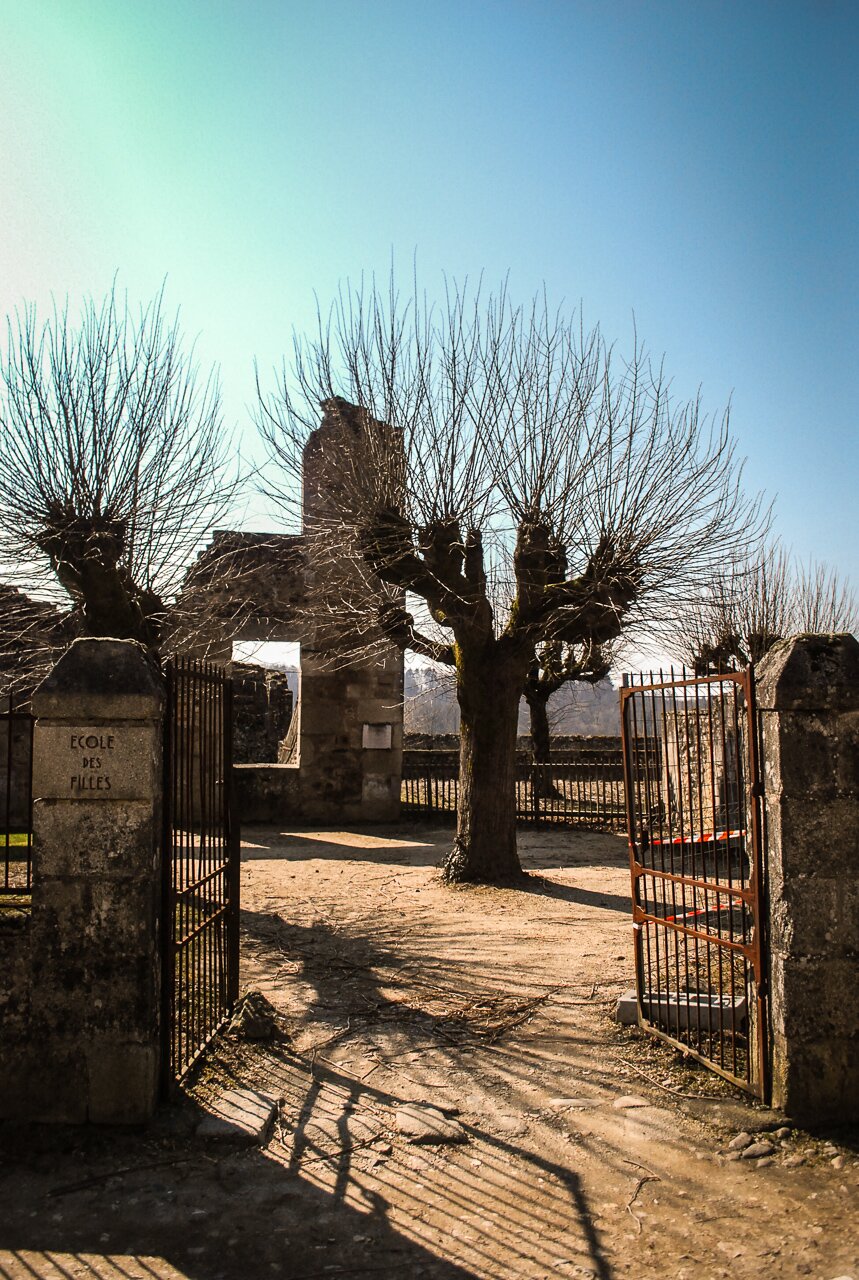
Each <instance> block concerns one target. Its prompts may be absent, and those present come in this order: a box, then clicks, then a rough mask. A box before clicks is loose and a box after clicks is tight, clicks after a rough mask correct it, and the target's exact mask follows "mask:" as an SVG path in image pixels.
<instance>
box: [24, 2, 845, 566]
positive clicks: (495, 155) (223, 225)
mask: <svg viewBox="0 0 859 1280" xmlns="http://www.w3.org/2000/svg"><path fill="white" fill-rule="evenodd" d="M0 31H2V41H0V166H2V180H0V312H2V313H3V314H5V313H7V312H8V311H10V310H11V309H13V308H14V307H15V306H16V305H19V304H20V303H21V302H23V301H35V302H36V303H38V304H39V306H40V307H44V306H46V305H49V303H50V298H51V295H52V294H53V295H55V296H57V297H58V298H63V297H65V296H66V295H67V294H68V295H69V296H70V298H71V299H72V300H73V301H74V300H76V299H78V298H79V297H80V295H81V294H82V293H87V292H91V293H94V294H96V295H100V294H102V293H103V292H104V291H105V289H106V288H108V287H109V285H110V282H111V280H112V278H113V276H114V274H115V273H118V279H119V282H120V284H121V285H122V286H123V287H125V288H127V289H128V291H129V294H130V296H131V298H132V299H145V298H148V297H150V296H151V295H152V294H153V293H154V292H155V291H156V290H157V288H158V287H159V285H160V283H161V281H162V279H163V278H164V277H165V276H166V277H167V297H168V302H169V303H170V304H171V305H174V306H177V305H178V306H181V309H182V317H183V324H184V328H185V331H186V332H187V333H188V334H189V335H190V336H192V337H193V336H196V337H197V339H198V352H199V355H200V357H201V359H202V360H203V361H204V362H211V361H217V362H218V363H219V364H220V366H221V371H222V381H223V387H224V398H225V406H226V410H227V416H228V419H229V420H230V421H231V422H233V423H235V424H236V425H237V427H238V428H239V429H240V430H241V431H243V432H246V433H247V436H248V440H250V436H251V433H252V428H251V427H250V424H249V419H248V416H247V411H246V406H247V405H248V404H249V403H250V402H251V400H252V398H253V360H254V357H257V358H258V360H259V362H260V366H261V368H262V370H263V371H266V370H267V369H269V368H270V367H271V366H272V365H274V364H276V363H279V361H280V357H281V355H282V354H283V353H284V352H286V351H288V349H289V346H290V342H291V332H292V329H293V327H295V328H297V329H299V330H301V329H305V328H307V327H308V326H310V325H311V324H312V321H313V316H314V309H315V302H314V291H316V293H318V295H319V298H320V301H321V302H322V303H323V304H325V303H327V300H328V299H329V298H330V297H331V295H332V293H333V291H334V290H335V289H336V286H337V283H338V281H341V280H345V279H346V278H347V277H352V278H353V279H354V278H357V277H358V276H359V275H360V274H361V272H362V271H363V272H365V273H371V272H374V271H375V272H376V273H380V274H382V275H384V274H386V272H387V270H388V266H389V263H390V261H391V257H392V255H393V257H394V260H395V262H396V263H397V264H399V266H400V267H401V269H402V272H403V275H404V277H408V276H409V275H410V272H411V263H412V257H413V255H414V254H416V255H417V261H418V269H419V273H420V277H421V280H422V282H423V283H424V285H425V286H426V287H427V288H428V290H429V291H430V292H432V291H434V290H436V289H438V290H440V289H441V273H442V272H443V271H446V272H447V273H448V274H449V275H452V276H455V277H457V278H462V277H463V276H465V275H466V274H468V275H470V276H472V277H473V276H475V275H477V274H478V273H479V272H481V271H483V272H484V274H485V277H486V279H487V281H488V282H489V283H494V282H496V281H498V280H500V279H501V278H503V277H504V276H505V275H506V274H507V273H508V272H509V277H510V288H511V293H512V294H513V295H514V296H515V297H516V298H519V299H521V300H523V301H525V300H527V299H528V298H530V296H531V295H532V294H533V293H534V292H535V290H537V289H539V288H540V287H541V286H542V285H543V282H545V283H546V285H547V287H548V289H549V293H550V296H551V297H552V298H553V299H555V300H559V299H566V300H567V302H568V303H569V305H570V306H571V307H572V306H578V305H579V303H580V302H581V304H582V306H583V309H584V313H585V317H586V319H587V320H588V321H590V322H597V321H598V322H599V323H600V324H601V326H602V328H603V331H604V333H605V334H606V336H607V337H609V338H610V339H612V340H616V341H617V343H618V346H619V347H620V349H621V350H623V349H628V348H629V345H630V340H631V332H632V316H633V313H634V315H635V319H636V323H637V326H638V330H639V333H640V334H641V335H642V336H643V337H644V338H645V340H646V341H647V344H648V346H649V347H650V349H651V350H652V351H653V352H654V353H656V354H658V355H661V354H663V353H664V354H665V358H666V368H667V369H668V370H669V372H670V373H671V374H672V375H673V378H674V386H675V389H676V391H677V393H678V395H680V396H683V397H686V396H691V395H693V394H694V393H695V392H696V391H697V389H698V387H699V385H700V386H701V387H702V389H703V397H704V402H705V405H706V406H708V407H709V408H711V409H712V410H713V411H714V412H720V411H721V409H722V408H723V407H724V404H725V403H726V401H727V399H728V398H729V397H732V400H733V417H732V421H733V428H734V431H735V434H736V436H737V438H738V445H739V450H740V452H741V453H742V454H744V455H747V456H748V459H749V461H748V468H747V476H748V482H749V484H750V486H753V487H755V488H758V487H762V488H765V489H766V490H767V491H768V492H769V493H771V494H778V501H777V511H778V527H779V529H780V530H781V532H782V533H783V535H784V536H785V538H786V540H787V541H788V542H789V543H790V544H791V545H792V546H793V547H794V549H795V550H796V551H797V553H798V554H800V555H802V556H804V557H808V556H812V555H813V556H816V557H818V558H821V559H825V560H827V561H828V562H829V563H831V564H833V565H835V566H836V567H838V568H839V569H840V570H841V571H842V572H843V573H846V574H848V575H849V576H850V577H851V578H852V579H853V581H854V583H859V556H857V551H856V546H857V539H856V537H855V532H854V530H855V526H856V482H857V472H859V467H857V462H859V445H857V430H856V425H855V421H856V411H855V406H856V404H857V402H859V372H858V371H857V370H859V364H857V360H856V356H855V346H856V337H857V329H859V325H857V320H859V315H857V310H859V304H857V297H859V290H857V283H859V281H857V275H859V271H857V267H859V240H857V232H856V228H857V224H859V218H857V214H858V213H859V207H858V206H859V199H857V194H859V193H857V185H859V184H857V137H859V128H857V126H859V91H857V87H856V85H857V75H856V68H857V66H859V6H857V5H855V4H854V3H852V2H851V3H838V2H837V0H832V2H828V0H816V2H815V3H799V2H796V0H778V2H775V0H774V2H773V3H760V2H756V0H747V2H745V3H733V2H731V0H722V2H720V3H708V0H695V3H692V4H690V3H688V0H686V2H685V3H684V2H680V0H677V2H676V3H675V2H673V0H664V2H663V0H653V2H648V0H637V2H633V0H616V2H614V3H612V2H611V0H601V2H600V3H587V2H585V0H566V2H565V3H552V2H550V0H530V2H529V3H525V2H524V0H521V2H514V0H495V2H494V3H485V2H481V0H471V2H469V0H458V3H448V0H425V2H424V3H421V4H418V3H411V2H408V0H398V2H397V3H388V2H387V0H363V2H359V0H351V2H350V3H345V2H341V0H316V3H304V2H303V0H282V2H281V3H275V2H274V0H229V2H228V0H223V2H219V0H207V2H205V3H204V2H203V0H197V2H192V0H172V2H171V3H165V2H164V0H146V2H145V3H144V2H143V0H139V2H138V0H101V2H99V0H90V2H86V0H26V2H23V0H0ZM247 518H248V520H249V521H250V522H251V523H255V524H259V523H260V513H259V512H258V511H253V512H251V513H249V515H248V517H247Z"/></svg>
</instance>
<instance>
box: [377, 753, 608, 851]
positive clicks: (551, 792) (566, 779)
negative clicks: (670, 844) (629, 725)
mask: <svg viewBox="0 0 859 1280" xmlns="http://www.w3.org/2000/svg"><path fill="white" fill-rule="evenodd" d="M458 793H459V757H458V754H457V753H456V752H455V751H415V750H412V751H408V750H407V751H404V752H403V773H402V787H401V803H402V813H403V815H404V816H411V817H415V818H420V817H435V818H448V819H450V820H452V819H453V817H454V816H455V814H456V803H457V797H458ZM516 818H517V821H518V822H521V823H522V824H523V825H533V826H567V827H587V828H594V829H597V830H603V831H605V830H608V831H624V830H626V809H625V805H624V791H623V755H622V752H621V750H620V747H618V749H617V750H616V751H611V750H604V751H587V750H582V751H579V752H575V753H572V752H565V753H564V754H563V755H562V756H559V758H558V759H555V760H552V761H551V762H549V763H546V764H535V763H534V762H533V761H531V760H529V759H523V758H520V759H519V760H518V761H517V764H516Z"/></svg>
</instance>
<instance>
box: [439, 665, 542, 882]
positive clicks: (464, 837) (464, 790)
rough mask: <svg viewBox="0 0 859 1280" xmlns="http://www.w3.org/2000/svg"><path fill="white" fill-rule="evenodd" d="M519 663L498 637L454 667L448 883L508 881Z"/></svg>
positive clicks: (513, 861) (513, 856) (513, 855)
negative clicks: (454, 776)
mask: <svg viewBox="0 0 859 1280" xmlns="http://www.w3.org/2000/svg"><path fill="white" fill-rule="evenodd" d="M524 674H525V671H524V664H523V663H522V662H517V663H514V662H512V661H510V659H509V658H507V657H506V656H504V657H502V655H500V654H498V653H497V642H494V643H493V644H492V645H491V646H487V650H484V651H483V653H481V654H480V655H478V656H477V657H476V658H475V657H472V659H471V660H468V659H465V660H463V659H462V657H460V661H459V663H458V665H457V697H458V700H459V707H460V717H461V718H460V729H459V799H458V804H457V814H456V840H455V842H454V846H453V849H452V851H451V853H450V856H449V857H448V860H447V863H446V864H445V869H444V876H445V879H446V880H448V881H449V882H450V883H454V884H463V883H471V884H509V882H510V881H511V880H518V879H520V878H521V876H522V868H521V866H520V863H519V855H518V854H517V852H516V727H517V720H518V711H519V698H520V696H521V692H522V682H523V679H524Z"/></svg>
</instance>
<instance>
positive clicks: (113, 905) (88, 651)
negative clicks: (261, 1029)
mask: <svg viewBox="0 0 859 1280" xmlns="http://www.w3.org/2000/svg"><path fill="white" fill-rule="evenodd" d="M162 704H163V686H162V680H161V676H160V673H159V671H158V669H157V666H156V665H155V664H154V663H153V662H152V660H151V659H150V658H149V657H148V655H147V654H146V651H145V650H144V649H143V648H142V647H141V646H140V645H138V644H136V643H135V642H134V641H131V640H90V639H82V640H76V641H75V642H74V644H73V645H72V646H71V648H70V649H68V650H67V651H66V653H65V654H64V655H63V656H62V657H61V658H60V660H59V662H58V663H57V665H56V666H55V667H54V669H53V671H52V672H51V674H50V675H49V676H48V677H47V678H46V679H45V680H44V681H43V683H42V684H41V685H40V686H39V688H38V689H37V690H36V693H35V694H34V696H33V711H34V713H35V715H36V717H37V722H36V727H35V735H34V759H33V795H34V797H35V800H34V808H33V912H32V1006H31V1017H32V1033H33V1035H34V1040H35V1042H36V1043H37V1044H40V1045H41V1046H42V1047H43V1051H42V1054H41V1058H40V1061H39V1063H38V1064H37V1065H36V1066H35V1067H34V1071H35V1076H34V1079H33V1081H32V1087H33V1090H34V1097H33V1104H32V1105H33V1110H34V1111H36V1112H37V1113H38V1118H42V1119H56V1120H62V1121H68V1122H72V1123H79V1122H81V1121H83V1120H90V1121H95V1122H100V1123H115V1124H134V1123H140V1122H142V1121H145V1120H147V1119H148V1118H149V1117H150V1116H151V1115H152V1112H153V1110H154V1108H155V1104H156V1100H157V1096H158V1066H159V1001H160V952H159V944H158V912H159V904H160V862H161V834H162V833H161V791H162V777H161V753H162V738H161V723H162Z"/></svg>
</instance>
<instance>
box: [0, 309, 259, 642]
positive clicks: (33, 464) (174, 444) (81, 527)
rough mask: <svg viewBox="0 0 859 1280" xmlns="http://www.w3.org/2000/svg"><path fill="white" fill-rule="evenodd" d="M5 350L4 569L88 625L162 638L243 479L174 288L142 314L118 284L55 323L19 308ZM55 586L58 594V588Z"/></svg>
mask: <svg viewBox="0 0 859 1280" xmlns="http://www.w3.org/2000/svg"><path fill="white" fill-rule="evenodd" d="M7 333H8V340H7V345H6V349H5V351H4V352H3V353H2V356H0V569H2V570H3V571H4V576H6V578H7V579H8V580H9V581H10V582H17V583H19V584H22V585H27V586H28V587H31V588H32V587H33V585H34V584H35V587H36V590H37V592H38V590H39V588H41V590H42V593H43V594H44V593H45V590H46V588H47V594H52V593H51V591H50V587H51V585H52V584H53V586H54V588H56V585H57V584H59V585H60V586H61V587H62V588H63V589H64V591H65V593H66V595H67V597H68V599H69V600H70V601H71V604H72V608H73V611H74V614H75V623H76V626H77V629H78V630H79V631H82V632H84V633H85V634H89V635H110V636H115V637H118V638H133V639H136V640H139V641H141V642H142V643H144V644H146V645H148V646H151V647H154V648H157V647H158V646H159V645H160V643H161V639H162V637H163V634H164V628H165V625H166V621H167V613H168V609H169V603H170V599H171V596H172V594H173V592H174V591H175V590H176V588H177V586H178V583H179V579H180V577H181V574H182V571H183V569H184V567H185V566H186V564H187V562H188V560H189V558H190V556H191V555H192V553H193V552H194V551H195V550H196V549H197V548H198V547H199V546H200V544H201V541H202V539H203V537H204V535H205V534H206V532H207V531H208V530H210V529H211V528H212V527H213V526H214V525H215V524H216V523H218V521H219V520H220V519H221V518H222V517H223V515H224V514H225V513H226V511H227V510H228V509H229V508H230V506H231V504H232V502H233V500H234V498H235V495H236V490H237V484H238V478H237V473H236V469H235V467H234V465H233V462H232V459H231V456H230V455H231V451H230V445H229V441H228V440H227V439H226V438H225V436H224V433H223V430H222V417H221V408H220V393H219V388H218V383H217V379H216V376H215V374H214V372H213V373H210V374H209V375H208V377H206V378H201V377H200V376H199V374H198V370H197V367H196V365H195V364H194V361H193V354H192V355H185V354H183V351H182V342H181V335H180V332H179V328H178V321H177V320H174V321H173V322H172V323H171V322H168V321H167V320H165V318H164V315H163V291H162V293H159V294H158V296H157V297H156V298H155V300H154V301H153V302H152V303H151V304H150V305H149V306H148V307H146V308H145V309H143V310H141V312H140V314H139V316H138V317H137V318H133V317H132V315H131V314H130V312H129V309H128V304H127V302H120V300H119V299H118V297H117V294H116V291H115V290H114V291H112V292H111V293H110V294H109V295H108V296H107V298H106V299H105V301H104V302H103V303H101V304H96V303H95V302H94V301H92V300H89V301H87V302H86V303H85V304H84V306H83V310H82V314H81V318H80V321H79V323H78V324H77V325H75V324H74V323H73V322H72V320H71V319H70V317H69V313H68V307H67V306H66V307H65V308H64V309H62V310H57V309H55V310H54V313H53V315H52V316H51V317H50V319H48V320H47V321H46V322H45V323H44V324H41V323H40V322H39V320H38V319H37V315H36V311H35V308H32V307H28V308H26V309H25V310H24V311H23V312H20V313H17V312H16V314H15V316H14V317H10V318H9V320H8V323H7ZM53 594H56V591H55V590H54V592H53Z"/></svg>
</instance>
